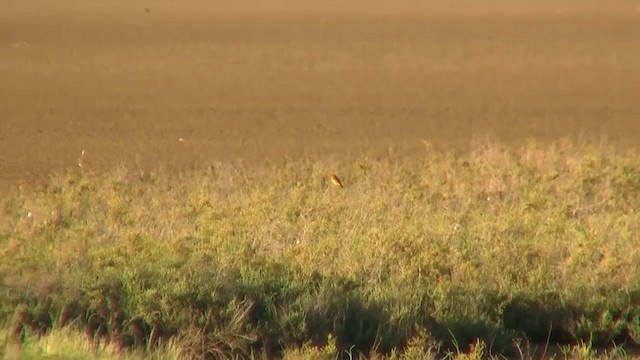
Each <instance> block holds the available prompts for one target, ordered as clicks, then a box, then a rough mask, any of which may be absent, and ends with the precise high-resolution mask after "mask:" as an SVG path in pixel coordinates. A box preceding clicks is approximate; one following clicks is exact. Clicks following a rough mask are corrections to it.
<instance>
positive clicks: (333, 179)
mask: <svg viewBox="0 0 640 360" xmlns="http://www.w3.org/2000/svg"><path fill="white" fill-rule="evenodd" d="M329 180H331V183H332V184H333V186H335V187H340V188H341V187H343V186H342V182H341V181H340V179H338V177H337V176H336V175H331V177H330V178H329Z"/></svg>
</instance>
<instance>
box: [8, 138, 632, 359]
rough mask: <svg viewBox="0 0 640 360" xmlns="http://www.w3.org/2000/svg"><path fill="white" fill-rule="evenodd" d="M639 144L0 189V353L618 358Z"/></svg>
mask: <svg viewBox="0 0 640 360" xmlns="http://www.w3.org/2000/svg"><path fill="white" fill-rule="evenodd" d="M639 155H640V154H639V153H638V152H637V151H633V150H630V151H626V152H622V151H619V150H615V149H611V148H607V147H604V146H601V147H588V146H582V145H579V144H576V143H575V142H571V141H561V142H557V143H554V144H546V145H540V144H536V143H535V142H529V143H527V144H525V145H523V146H522V147H520V148H517V149H514V148H505V147H501V146H500V145H499V144H494V143H482V144H477V145H475V146H474V147H473V149H472V151H470V152H469V153H466V154H453V153H447V152H443V151H437V150H434V149H433V148H431V147H430V146H429V144H426V146H425V152H424V155H423V156H421V158H415V157H414V158H411V159H405V158H402V157H400V156H392V155H390V156H388V157H385V158H367V157H363V158H361V159H360V160H357V161H353V162H330V161H326V162H305V161H291V162H287V163H284V164H282V163H280V164H265V165H261V166H257V167H256V166H246V165H243V164H242V163H233V164H231V163H227V164H218V165H215V166H212V167H210V168H208V169H204V170H193V171H189V172H182V173H170V172H165V171H162V170H161V169H158V170H156V171H154V172H150V173H146V172H143V171H140V170H139V169H131V168H127V167H126V166H122V167H119V168H117V169H114V170H113V171H110V172H91V171H90V169H87V166H83V167H82V168H81V169H75V170H69V171H68V172H66V173H63V174H59V175H55V176H52V177H51V179H50V181H48V182H46V183H42V184H24V185H22V186H21V187H20V188H19V189H16V190H15V191H13V192H12V193H11V194H9V195H8V196H7V197H5V198H4V199H3V200H2V204H1V209H2V211H3V213H2V214H3V215H2V217H1V218H0V257H1V259H2V261H0V275H1V276H2V279H3V282H2V285H1V286H0V326H2V327H4V329H5V330H4V332H3V333H2V334H3V336H2V337H0V341H1V340H2V339H4V342H0V351H2V352H3V353H4V355H5V356H7V357H10V356H15V357H17V358H39V357H41V356H44V355H43V354H45V355H47V356H50V358H56V356H57V357H58V358H60V357H64V358H67V357H73V358H79V359H84V358H94V357H101V358H121V356H126V357H132V358H139V357H143V356H145V357H146V356H156V357H157V358H193V357H204V358H208V357H211V358H217V357H225V358H248V357H253V358H266V357H285V358H289V359H304V358H327V359H334V358H358V357H359V356H361V355H364V356H367V357H371V358H381V357H388V358H393V359H398V358H405V359H417V358H425V357H431V358H435V357H437V358H442V357H447V358H457V359H462V358H486V357H492V358H497V357H499V356H509V357H519V358H534V357H536V356H538V357H539V356H540V355H541V354H543V353H545V354H547V355H550V354H552V353H554V354H557V356H558V357H572V358H588V357H620V356H622V357H627V356H629V355H627V353H625V351H626V349H631V348H633V345H636V344H638V343H639V342H640V281H639V280H640V246H639V245H640V239H639V238H638V234H640V214H639V213H638V209H640V156H639ZM333 173H336V174H338V175H339V177H340V179H341V180H342V183H343V185H344V188H335V187H332V186H331V185H330V183H329V178H328V176H329V175H331V174H333ZM1 344H4V345H1ZM558 347H559V349H561V350H560V351H555V352H554V351H552V349H556V348H558ZM607 349H608V351H606V350H607ZM13 354H15V355H13Z"/></svg>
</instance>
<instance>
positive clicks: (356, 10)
mask: <svg viewBox="0 0 640 360" xmlns="http://www.w3.org/2000/svg"><path fill="white" fill-rule="evenodd" d="M14 3H15V4H14ZM175 3H180V5H179V6H177V5H172V4H175ZM228 3H229V2H228ZM230 3H234V2H230ZM345 3H346V2H340V1H337V0H335V1H330V2H309V1H307V2H304V1H300V2H292V0H289V2H287V1H285V0H282V1H274V2H258V1H257V0H246V1H241V2H235V3H234V4H235V5H229V4H225V5H220V4H221V2H216V1H212V2H206V1H204V0H202V1H198V0H188V1H182V2H170V1H168V0H156V1H152V0H147V1H140V0H137V1H127V2H119V1H107V0H95V1H91V2H87V1H79V0H58V1H53V0H49V1H21V2H12V3H11V4H10V5H6V6H3V7H4V8H3V10H2V11H0V79H1V80H0V189H2V188H7V187H8V186H9V185H11V184H15V183H16V182H18V181H22V180H37V179H42V178H45V177H46V176H47V174H49V173H50V172H52V171H59V170H61V169H63V168H65V167H71V166H76V165H75V164H76V161H77V159H78V156H79V155H80V152H81V150H83V149H85V150H86V154H87V155H86V159H85V166H87V167H90V168H93V169H97V170H99V169H108V168H110V167H112V166H114V165H115V164H117V163H119V162H123V161H124V162H136V161H137V162H139V163H140V164H141V166H143V167H151V166H154V167H155V166H158V165H159V164H164V165H165V166H167V167H169V168H172V169H185V168H190V167H194V166H195V167H198V166H206V165H207V164H209V163H211V162H213V161H219V160H226V159H244V160H246V161H261V160H264V159H269V160H270V161H278V159H283V158H286V157H288V158H300V157H304V158H310V159H317V158H326V157H331V158H334V157H352V156H360V155H361V154H362V153H363V152H372V153H384V152H386V151H387V150H388V149H389V147H390V146H392V147H394V148H396V149H397V151H406V152H408V153H410V154H411V153H413V152H415V151H420V149H421V147H422V143H421V140H422V139H427V140H430V141H432V142H433V143H434V144H436V145H437V146H443V147H452V148H464V147H465V146H466V145H468V144H469V141H470V139H472V138H474V137H476V136H483V135H487V134H488V135H491V136H493V137H494V138H497V139H499V140H502V141H505V142H507V143H511V144H518V143H521V142H522V141H523V140H525V139H526V138H529V137H533V138H536V139H540V140H542V141H545V140H551V139H556V138H559V137H564V136H580V135H582V136H584V137H585V138H587V139H595V140H597V141H600V140H601V139H603V138H606V139H608V141H612V142H614V143H619V144H622V145H623V146H635V145H636V144H640V101H639V100H640V95H639V94H640V66H639V65H638V64H640V5H636V4H637V3H636V4H634V3H633V2H630V1H629V2H625V1H617V2H612V1H586V0H585V1H582V0H581V1H577V0H564V1H537V2H534V1H528V2H527V1H518V0H513V1H506V0H491V1H487V2H479V1H474V2H471V1H469V0H467V1H466V2H465V1H463V0H458V1H453V2H445V1H441V2H435V1H432V2H429V1H426V2H417V1H416V2H415V3H413V4H412V3H409V2H404V3H394V2H383V1H378V2H371V1H369V2H364V1H362V0H359V1H354V2H351V3H349V6H346V5H344V4H345ZM392 3H393V4H395V5H389V4H392ZM530 3H531V4H530ZM265 4H268V5H265ZM385 4H386V5H385ZM445 4H446V5H445ZM471 4H475V5H473V6H472V5H471ZM179 138H182V139H184V141H179V140H178V139H179Z"/></svg>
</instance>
